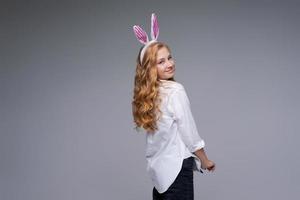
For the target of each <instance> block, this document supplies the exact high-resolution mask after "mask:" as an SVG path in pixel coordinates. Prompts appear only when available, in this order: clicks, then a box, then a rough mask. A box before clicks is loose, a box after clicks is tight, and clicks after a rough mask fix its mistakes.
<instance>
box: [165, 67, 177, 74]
mask: <svg viewBox="0 0 300 200" xmlns="http://www.w3.org/2000/svg"><path fill="white" fill-rule="evenodd" d="M174 70H175V69H174V68H172V69H170V70H168V71H166V72H167V73H171V72H173V71H174Z"/></svg>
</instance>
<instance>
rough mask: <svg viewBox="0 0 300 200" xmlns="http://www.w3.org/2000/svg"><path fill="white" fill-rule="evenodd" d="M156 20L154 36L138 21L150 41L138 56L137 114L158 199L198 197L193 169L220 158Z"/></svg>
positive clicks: (210, 166)
mask: <svg viewBox="0 0 300 200" xmlns="http://www.w3.org/2000/svg"><path fill="white" fill-rule="evenodd" d="M151 22H152V23H151V24H152V25H151V37H152V40H151V41H149V40H148V36H147V35H145V34H146V33H145V32H144V31H143V30H142V29H141V28H140V27H139V26H134V32H135V35H136V37H137V38H138V40H139V41H141V40H142V43H143V44H144V46H143V47H142V48H141V50H140V52H139V55H138V58H137V66H136V75H135V81H134V96H133V101H132V112H133V118H134V122H135V125H136V129H137V131H141V132H144V133H145V135H146V160H147V172H148V174H149V175H150V177H151V179H152V182H153V185H154V187H153V191H152V196H153V199H155V200H156V199H162V200H165V199H168V200H175V199H180V200H193V199H194V183H193V171H200V172H202V170H201V169H203V170H206V169H207V170H209V171H214V170H215V163H214V162H213V161H211V160H209V159H208V158H207V156H206V153H205V151H204V146H205V143H204V140H203V139H202V138H201V137H200V136H199V134H198V131H197V127H196V123H195V121H194V119H193V115H192V112H191V106H190V102H189V99H188V96H187V94H186V92H185V89H184V87H183V85H182V84H180V83H178V82H176V81H175V79H174V75H175V62H174V59H173V58H172V56H171V51H170V48H169V47H168V46H167V45H166V44H164V43H162V42H158V41H157V36H158V23H157V19H156V16H155V14H152V18H151ZM202 173H203V172H202Z"/></svg>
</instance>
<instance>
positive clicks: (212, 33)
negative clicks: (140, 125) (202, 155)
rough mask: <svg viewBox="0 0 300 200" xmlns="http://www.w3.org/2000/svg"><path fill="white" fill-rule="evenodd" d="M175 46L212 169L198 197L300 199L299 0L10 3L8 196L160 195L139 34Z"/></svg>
mask: <svg viewBox="0 0 300 200" xmlns="http://www.w3.org/2000/svg"><path fill="white" fill-rule="evenodd" d="M152 12H155V13H156V14H157V15H158V21H159V25H160V35H159V40H160V41H163V42H166V43H167V44H169V45H170V47H171V49H172V53H173V56H174V58H175V61H176V68H177V71H176V76H175V78H176V80H177V81H178V82H180V83H182V84H183V85H184V87H185V88H186V91H187V93H188V96H189V98H190V101H191V106H192V111H193V115H194V118H195V121H196V123H197V127H198V130H199V134H200V135H201V137H202V138H203V139H204V140H205V142H206V148H205V149H206V152H207V155H208V157H209V158H210V159H211V160H213V161H215V162H216V166H217V168H216V171H215V172H213V173H210V172H207V171H205V173H204V174H203V175H201V174H200V173H195V174H194V175H195V177H194V181H195V199H225V200H232V199H243V200H250V199H251V200H252V199H272V200H277V199H278V200H279V199H297V198H299V190H298V191H297V189H299V185H300V184H299V178H300V174H299V171H300V170H299V168H300V161H299V153H298V152H299V150H298V148H299V139H300V137H299V130H300V125H299V118H300V114H299V113H300V103H299V102H300V94H299V89H300V87H299V85H300V79H299V77H300V67H299V63H300V58H299V51H300V39H299V29H300V28H299V18H300V3H299V1H283V0H282V1H272V0H268V1H267V0H265V1H252V0H251V1H250V0H249V1H237V0H235V1H212V0H206V1H153V0H152V1H118V2H117V1H107V2H104V1H96V0H95V1H69V2H68V1H1V5H0V67H1V68H0V73H1V76H0V78H1V79H0V81H1V82H0V89H1V93H0V95H1V98H0V128H1V129H0V133H1V134H0V199H1V200H52V199H56V200H82V199H126V200H127V199H128V200H134V199H151V192H152V185H151V182H150V178H149V177H148V175H147V174H146V161H145V157H144V149H145V146H144V145H145V143H144V142H145V140H144V139H145V137H144V135H142V134H137V133H136V132H135V131H134V130H133V122H132V121H133V119H132V116H131V100H132V91H133V78H134V73H135V60H136V56H137V53H138V50H139V48H140V46H141V45H140V44H139V43H138V41H137V40H136V38H135V37H134V35H133V32H132V25H134V24H139V25H141V26H142V27H143V28H144V29H145V30H146V31H147V32H148V33H149V32H150V15H151V13H152Z"/></svg>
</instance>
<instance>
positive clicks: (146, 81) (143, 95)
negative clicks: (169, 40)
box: [132, 42, 175, 133]
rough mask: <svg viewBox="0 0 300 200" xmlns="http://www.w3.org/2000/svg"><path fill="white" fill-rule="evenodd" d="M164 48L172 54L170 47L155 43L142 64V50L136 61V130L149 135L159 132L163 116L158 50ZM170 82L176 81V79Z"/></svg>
mask: <svg viewBox="0 0 300 200" xmlns="http://www.w3.org/2000/svg"><path fill="white" fill-rule="evenodd" d="M163 47H166V48H167V49H168V50H169V52H171V51H170V48H169V47H168V45H166V44H164V43H162V42H155V43H153V44H151V45H150V46H149V47H148V48H147V50H146V52H145V54H144V57H143V60H142V63H141V62H140V53H141V50H142V48H141V49H140V51H139V54H138V57H137V59H136V63H137V64H136V74H135V78H134V90H133V101H132V114H133V120H134V123H135V129H137V128H143V129H144V130H146V132H147V133H154V132H155V131H156V130H158V127H157V123H156V122H157V121H158V120H159V118H160V117H161V114H162V112H161V110H160V109H159V107H160V103H161V98H160V93H159V86H160V84H161V82H160V81H159V79H158V74H157V60H156V59H157V52H158V50H160V49H161V48H163ZM169 80H171V81H175V79H174V78H170V79H169Z"/></svg>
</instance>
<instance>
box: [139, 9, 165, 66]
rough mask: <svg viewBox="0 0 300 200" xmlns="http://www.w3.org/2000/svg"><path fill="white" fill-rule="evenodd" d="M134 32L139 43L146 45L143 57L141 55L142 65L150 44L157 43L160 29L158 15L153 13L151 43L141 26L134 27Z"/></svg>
mask: <svg viewBox="0 0 300 200" xmlns="http://www.w3.org/2000/svg"><path fill="white" fill-rule="evenodd" d="M133 32H134V34H135V36H136V38H137V39H138V41H139V42H140V43H142V44H143V45H144V47H143V49H142V51H141V55H140V61H141V63H142V61H143V57H144V54H145V51H146V49H147V47H148V46H149V45H150V44H152V43H154V42H157V37H158V34H159V28H158V22H157V17H156V15H155V14H154V13H152V15H151V41H149V39H148V35H147V33H146V32H145V31H144V30H143V29H142V28H141V27H140V26H138V25H134V26H133Z"/></svg>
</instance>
